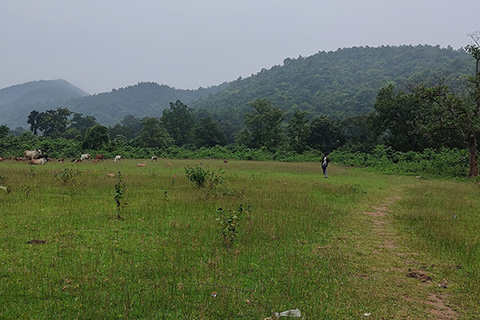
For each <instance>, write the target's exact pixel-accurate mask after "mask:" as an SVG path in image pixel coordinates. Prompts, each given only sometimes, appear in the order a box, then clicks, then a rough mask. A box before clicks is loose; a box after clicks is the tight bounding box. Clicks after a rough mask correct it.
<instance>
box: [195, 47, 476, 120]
mask: <svg viewBox="0 0 480 320" xmlns="http://www.w3.org/2000/svg"><path fill="white" fill-rule="evenodd" d="M472 64H473V61H472V59H471V57H469V56H468V55H467V54H466V53H465V52H464V51H463V50H453V49H452V48H440V47H439V46H435V47H433V46H427V45H425V46H398V47H393V46H382V47H378V48H371V47H354V48H348V49H338V50H337V51H335V52H318V53H317V54H315V55H312V56H309V57H299V58H297V59H291V58H287V59H285V60H284V64H283V65H282V66H274V67H272V68H271V69H269V70H265V69H262V70H261V71H260V72H259V73H257V74H256V75H252V76H251V77H248V78H245V79H238V80H236V81H234V82H232V83H230V84H229V86H228V87H227V88H226V89H225V90H223V91H221V92H220V93H218V94H216V95H211V96H208V97H205V98H202V99H200V100H199V101H197V102H196V103H194V105H193V106H194V107H195V108H206V109H209V110H210V111H211V112H213V113H214V114H216V118H217V119H218V120H223V119H229V118H230V117H231V114H232V110H235V111H236V112H237V114H244V113H245V112H248V111H250V107H249V106H248V103H249V102H251V101H253V100H255V99H258V98H264V99H267V100H270V101H271V102H272V103H273V105H275V106H277V107H279V108H280V109H282V110H285V111H293V110H295V109H300V110H305V111H309V112H311V113H312V114H326V115H329V116H337V117H345V116H352V115H355V114H359V113H365V112H369V111H372V110H373V105H374V102H375V99H376V95H377V92H378V90H379V89H380V88H381V87H382V86H384V85H385V84H386V83H388V82H394V83H397V84H399V85H402V84H405V83H408V82H409V81H412V80H413V79H417V80H422V79H433V78H436V77H447V78H451V79H456V78H458V77H459V76H460V75H461V74H468V73H471V70H474V68H472ZM240 118H241V117H240Z"/></svg>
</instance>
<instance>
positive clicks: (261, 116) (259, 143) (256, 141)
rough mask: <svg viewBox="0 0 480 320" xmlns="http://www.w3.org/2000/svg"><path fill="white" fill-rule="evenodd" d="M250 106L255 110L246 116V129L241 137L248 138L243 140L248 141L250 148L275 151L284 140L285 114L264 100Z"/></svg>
mask: <svg viewBox="0 0 480 320" xmlns="http://www.w3.org/2000/svg"><path fill="white" fill-rule="evenodd" d="M250 106H251V107H252V108H253V109H254V110H253V111H252V112H249V113H247V114H245V123H244V124H245V127H246V128H245V130H244V131H243V132H241V136H242V135H243V136H245V137H248V138H244V139H243V140H247V141H248V144H249V145H248V146H249V147H253V148H258V147H266V148H267V149H270V150H274V149H275V148H277V147H278V146H279V145H280V143H281V142H282V139H283V128H282V126H281V123H282V121H283V119H284V117H285V115H284V112H283V111H282V110H280V109H279V108H277V107H275V106H273V105H272V103H271V102H270V101H267V100H264V99H257V100H255V101H253V102H251V103H250Z"/></svg>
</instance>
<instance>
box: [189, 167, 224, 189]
mask: <svg viewBox="0 0 480 320" xmlns="http://www.w3.org/2000/svg"><path fill="white" fill-rule="evenodd" d="M185 172H186V174H187V178H188V180H190V181H191V182H192V183H194V184H195V185H196V186H197V187H199V188H203V187H207V188H210V189H213V188H214V187H215V186H217V185H219V184H222V183H223V182H224V181H225V179H224V177H223V175H224V174H225V171H224V170H223V169H221V168H220V169H218V170H217V171H215V170H212V169H209V168H208V167H207V168H203V167H201V166H196V167H190V166H186V167H185Z"/></svg>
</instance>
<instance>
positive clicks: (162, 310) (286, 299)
mask: <svg viewBox="0 0 480 320" xmlns="http://www.w3.org/2000/svg"><path fill="white" fill-rule="evenodd" d="M168 161H169V163H170V164H171V165H169V166H167V165H166V161H163V160H160V161H158V162H152V163H148V165H147V167H136V166H135V164H136V162H135V161H134V160H122V162H121V163H113V162H111V161H108V162H103V163H89V162H83V163H79V164H75V165H72V164H66V165H63V166H62V165H60V164H57V163H49V164H47V165H45V166H39V167H35V168H36V169H35V174H32V169H31V167H30V166H28V165H25V164H21V163H14V162H3V163H2V164H1V166H0V176H2V177H4V182H2V183H3V185H8V186H9V187H10V189H11V192H10V193H6V192H0V229H1V230H2V232H0V261H2V262H1V263H0V301H1V303H0V318H2V319H32V318H38V319H56V318H59V319H60V318H62V319H75V318H78V319H113V318H121V319H131V318H141V319H143V318H145V319H264V318H266V317H269V316H271V315H272V314H273V312H279V311H284V310H288V309H294V308H299V309H300V310H301V312H302V313H303V314H304V315H305V318H306V319H322V318H324V319H355V318H359V317H360V316H361V315H362V314H363V313H364V312H367V311H368V310H375V309H378V308H379V306H378V304H379V302H378V301H376V299H375V294H373V293H369V292H363V291H362V290H359V289H358V288H356V287H355V286H354V284H356V283H357V282H355V281H352V276H354V275H355V274H356V273H357V272H358V271H357V266H356V265H354V264H352V259H351V258H352V254H353V253H352V252H350V251H345V250H344V249H342V246H339V245H338V243H340V242H343V240H342V239H345V237H347V236H348V234H349V233H350V231H349V230H351V228H356V227H358V226H355V225H352V221H353V220H352V219H351V215H352V212H355V211H358V210H361V209H362V208H366V207H367V206H368V205H369V204H370V203H371V201H372V200H373V199H376V198H377V197H384V196H385V194H387V193H388V192H389V190H391V188H392V187H395V186H403V185H404V184H406V183H407V181H408V183H413V184H414V185H416V183H417V180H414V179H412V178H410V179H408V178H402V177H392V176H382V175H378V174H373V173H365V172H361V171H358V170H353V169H348V168H341V167H335V166H332V167H331V169H330V177H329V179H324V178H323V176H322V175H321V173H320V172H321V170H320V167H319V165H318V164H315V163H281V162H255V161H250V162H243V161H230V162H229V163H228V164H225V163H223V161H219V160H168ZM200 162H201V163H202V164H200ZM197 165H204V166H208V167H209V168H212V169H220V168H222V169H223V170H224V171H225V176H224V177H225V182H224V183H223V184H221V185H218V186H216V187H215V188H208V189H202V188H197V187H195V186H193V185H192V184H191V183H190V181H188V179H187V178H186V176H185V169H184V168H185V167H187V166H197ZM65 168H71V169H72V170H78V174H75V179H74V182H72V183H70V182H69V183H65V182H64V181H63V180H62V179H58V178H57V179H56V178H55V174H56V176H57V177H58V176H59V174H58V173H59V172H62V170H65ZM119 170H121V173H122V182H123V183H124V189H123V191H122V192H123V193H122V201H124V202H125V206H124V207H123V209H122V217H123V218H124V219H123V220H122V219H117V203H116V201H115V184H116V183H118V180H117V178H115V177H113V178H111V177H108V174H109V173H114V174H115V173H117V172H118V171H119ZM72 172H73V171H72ZM75 172H76V171H75ZM0 191H1V190H0ZM472 192H473V191H472ZM472 195H473V194H472ZM240 204H242V205H248V206H249V208H250V210H249V211H248V213H247V215H246V217H245V219H242V220H241V221H240V222H239V224H238V225H237V231H238V233H237V234H236V236H235V241H234V242H233V244H232V246H231V247H229V248H226V246H225V243H224V238H223V235H222V230H221V229H220V228H219V224H218V223H217V221H216V218H217V210H218V208H231V209H235V208H238V207H239V205H240ZM472 210H473V209H472ZM461 217H462V218H461V219H463V215H461ZM470 218H471V219H475V217H474V215H473V211H471V213H470ZM402 219H403V218H402ZM405 219H406V218H405ZM461 219H460V220H457V221H463V220H461ZM461 228H463V227H459V229H458V230H459V232H460V230H461ZM469 237H470V236H469ZM426 242H427V243H431V242H432V241H431V240H428V241H426ZM475 245H476V244H475ZM475 250H476V249H475ZM459 258H462V259H463V258H465V257H460V256H459ZM365 263H367V264H368V262H365ZM472 263H473V260H472ZM383 290H384V289H383ZM387 290H388V288H387ZM214 292H215V293H214ZM212 293H214V294H212ZM403 303H404V304H405V303H406V302H403ZM386 309H387V310H388V312H395V311H394V310H395V306H389V307H388V308H386Z"/></svg>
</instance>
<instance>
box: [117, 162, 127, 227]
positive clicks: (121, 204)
mask: <svg viewBox="0 0 480 320" xmlns="http://www.w3.org/2000/svg"><path fill="white" fill-rule="evenodd" d="M125 187H126V185H125V182H123V181H122V173H121V172H120V171H118V181H117V183H116V184H115V196H114V199H115V203H116V204H117V219H120V220H123V219H124V218H123V217H122V215H121V214H120V213H121V211H122V210H123V209H125V206H126V205H127V202H125V200H124V199H123V196H124V194H125Z"/></svg>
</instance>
